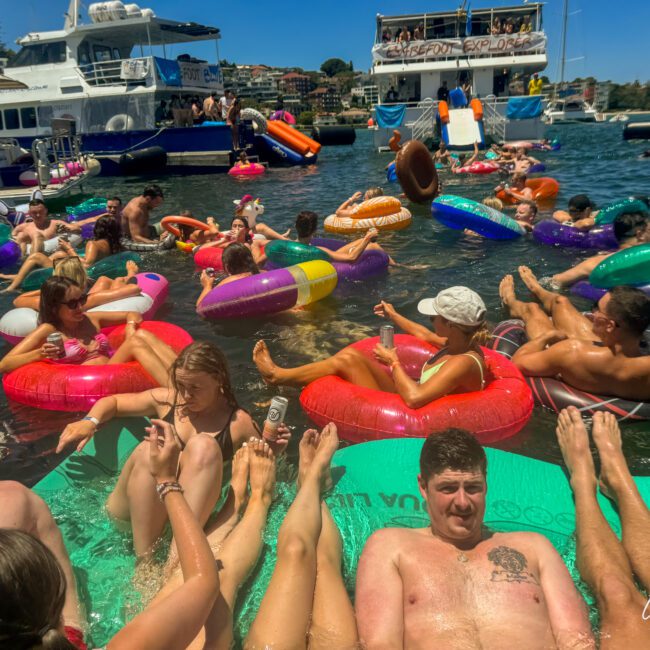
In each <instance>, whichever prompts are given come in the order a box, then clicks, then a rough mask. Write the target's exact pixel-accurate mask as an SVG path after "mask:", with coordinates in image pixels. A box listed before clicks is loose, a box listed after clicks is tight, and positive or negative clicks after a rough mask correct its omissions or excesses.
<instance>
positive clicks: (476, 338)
mask: <svg viewBox="0 0 650 650" xmlns="http://www.w3.org/2000/svg"><path fill="white" fill-rule="evenodd" d="M447 322H448V323H449V324H450V325H451V326H452V327H455V328H456V329H459V330H460V331H461V332H463V334H465V335H466V336H469V337H470V339H469V343H468V347H470V348H475V347H478V346H479V345H487V344H488V342H489V341H490V339H491V338H492V334H491V333H490V330H489V329H488V326H487V321H483V322H482V323H479V324H478V325H474V326H472V325H461V324H460V323H454V322H453V321H447Z"/></svg>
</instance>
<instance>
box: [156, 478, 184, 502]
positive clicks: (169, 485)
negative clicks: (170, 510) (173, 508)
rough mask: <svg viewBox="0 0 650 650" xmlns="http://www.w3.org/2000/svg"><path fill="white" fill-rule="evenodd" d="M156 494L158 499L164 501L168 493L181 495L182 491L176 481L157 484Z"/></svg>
mask: <svg viewBox="0 0 650 650" xmlns="http://www.w3.org/2000/svg"><path fill="white" fill-rule="evenodd" d="M156 492H158V498H159V499H160V500H161V501H164V500H165V497H166V496H167V495H168V494H169V493H170V492H180V493H181V494H182V493H183V492H184V490H183V488H182V487H181V486H180V484H179V483H177V482H176V481H167V482H166V483H158V485H156Z"/></svg>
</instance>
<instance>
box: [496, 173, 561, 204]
mask: <svg viewBox="0 0 650 650" xmlns="http://www.w3.org/2000/svg"><path fill="white" fill-rule="evenodd" d="M526 187H529V188H530V189H531V190H533V201H545V200H549V199H554V198H555V197H556V196H557V195H558V192H559V191H560V184H559V183H558V182H557V181H556V180H555V179H554V178H550V177H548V176H542V177H541V178H529V179H528V180H527V181H526ZM497 198H498V199H501V200H502V201H503V202H504V203H507V204H509V205H514V204H515V203H518V202H519V201H517V199H515V198H514V197H512V196H510V195H508V194H506V193H505V190H501V191H500V192H497Z"/></svg>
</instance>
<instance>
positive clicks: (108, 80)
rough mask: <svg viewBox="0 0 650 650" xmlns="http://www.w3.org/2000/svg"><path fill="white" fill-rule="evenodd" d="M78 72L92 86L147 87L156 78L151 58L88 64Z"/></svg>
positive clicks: (80, 67) (82, 66)
mask: <svg viewBox="0 0 650 650" xmlns="http://www.w3.org/2000/svg"><path fill="white" fill-rule="evenodd" d="M78 70H79V73H80V74H81V76H82V77H83V78H84V79H85V81H86V83H87V84H89V85H90V86H126V85H127V84H128V85H136V86H137V85H141V86H146V85H147V84H148V83H151V82H153V81H154V80H155V78H156V77H155V65H154V61H153V57H151V56H147V57H142V58H136V59H115V60H113V61H102V62H101V63H99V62H97V63H87V64H83V65H80V66H79V68H78Z"/></svg>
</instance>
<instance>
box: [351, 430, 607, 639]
mask: <svg viewBox="0 0 650 650" xmlns="http://www.w3.org/2000/svg"><path fill="white" fill-rule="evenodd" d="M487 470H488V467H487V457H486V455H485V451H484V450H483V448H482V447H481V445H480V444H479V443H478V442H477V441H476V438H474V436H473V435H471V434H470V433H469V432H467V431H464V430H462V429H447V430H445V431H442V432H439V433H434V434H432V435H430V436H429V437H428V438H427V439H426V440H425V442H424V445H423V446H422V451H421V453H420V474H419V475H418V477H417V481H418V485H419V491H420V494H421V495H422V498H423V499H424V501H425V503H426V514H427V515H428V517H429V525H428V526H427V527H426V528H384V529H382V530H378V531H376V532H375V533H373V534H372V536H371V537H370V538H369V539H368V541H367V542H366V545H365V547H364V549H363V552H362V554H361V558H360V560H359V566H358V570H357V583H356V598H355V611H356V615H357V624H358V627H359V637H360V641H361V646H362V647H363V648H367V650H378V649H380V648H381V649H383V648H406V647H409V648H416V647H417V648H569V647H570V648H593V647H594V646H593V637H592V633H591V627H590V624H589V618H588V616H587V608H586V607H585V604H584V601H583V600H582V597H581V596H580V594H579V592H578V590H577V589H576V587H575V585H574V584H573V580H572V579H571V575H570V574H569V571H568V570H567V568H566V566H565V565H564V562H563V561H562V558H561V557H560V555H559V554H558V552H557V551H556V550H555V548H554V547H553V545H552V544H551V542H550V541H549V540H548V539H547V538H546V537H545V536H544V535H540V534H538V533H532V532H507V533H500V532H494V531H491V530H489V529H487V528H486V527H485V526H484V521H483V519H484V516H485V507H486V496H487V495H488V494H489V491H488V489H487V488H488V485H487ZM513 489H516V488H515V486H513Z"/></svg>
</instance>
